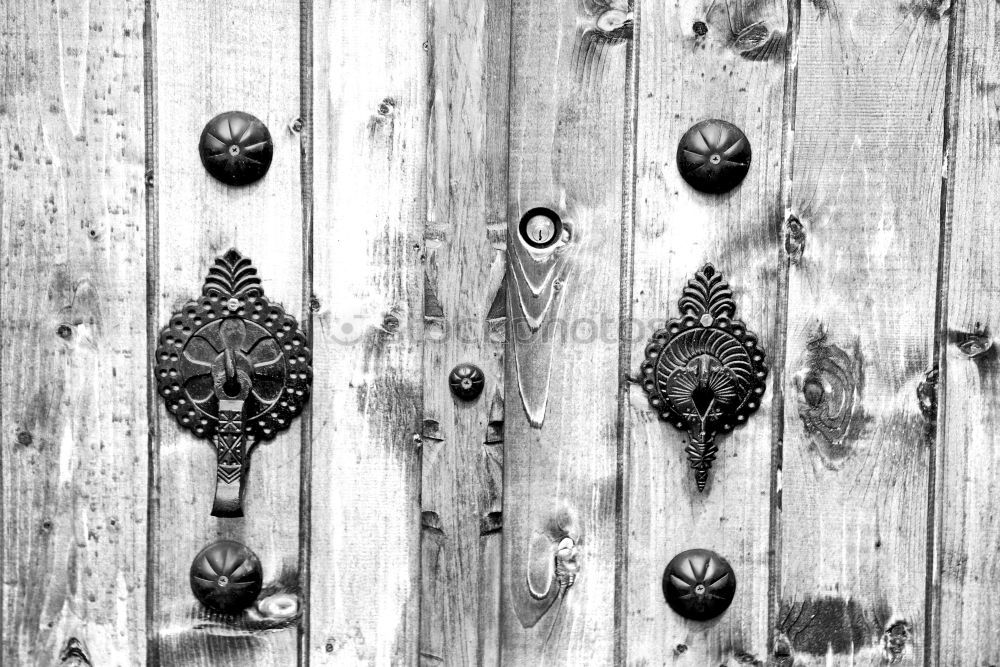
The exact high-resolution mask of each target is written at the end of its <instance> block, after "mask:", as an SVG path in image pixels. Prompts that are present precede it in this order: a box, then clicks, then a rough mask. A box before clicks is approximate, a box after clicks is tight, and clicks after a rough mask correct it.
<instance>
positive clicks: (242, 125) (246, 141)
mask: <svg viewBox="0 0 1000 667" xmlns="http://www.w3.org/2000/svg"><path fill="white" fill-rule="evenodd" d="M198 153H199V154H200V155H201V163H202V164H203V165H204V166H205V169H206V170H207V171H208V173H209V174H211V175H212V176H213V177H214V178H215V179H217V180H219V181H222V182H223V183H225V184H226V185H249V184H250V183H253V182H254V181H258V180H260V179H261V178H263V177H264V174H266V173H267V170H268V168H269V167H270V166H271V158H272V156H273V154H274V144H273V143H272V142H271V133H270V132H268V130H267V126H266V125H264V123H262V122H261V121H260V119H258V118H256V117H254V116H251V115H250V114H248V113H243V112H242V111H227V112H225V113H220V114H219V115H218V116H216V117H215V118H213V119H212V120H210V121H208V124H207V125H205V129H204V130H202V132H201V141H200V143H199V144H198Z"/></svg>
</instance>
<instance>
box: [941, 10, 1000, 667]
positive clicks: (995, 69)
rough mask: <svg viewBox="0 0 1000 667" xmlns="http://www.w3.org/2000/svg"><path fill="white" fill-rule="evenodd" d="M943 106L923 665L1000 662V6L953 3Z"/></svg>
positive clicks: (973, 664)
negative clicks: (941, 295) (943, 226)
mask: <svg viewBox="0 0 1000 667" xmlns="http://www.w3.org/2000/svg"><path fill="white" fill-rule="evenodd" d="M952 20H953V21H956V22H957V25H955V26H953V29H952V39H953V40H954V42H953V55H952V58H953V61H952V63H953V64H952V67H951V69H950V72H949V73H950V76H951V78H950V81H949V83H950V86H949V89H950V91H951V96H950V106H951V115H952V118H953V121H954V124H953V125H951V126H950V128H949V129H951V130H952V133H951V144H950V149H951V150H950V154H949V160H948V166H949V168H950V170H951V173H950V177H951V178H950V189H951V193H950V194H951V196H950V202H949V211H948V213H949V215H948V221H949V222H950V227H951V243H950V253H949V254H950V262H949V263H950V266H949V268H948V271H947V283H946V285H947V302H946V303H947V313H946V326H947V338H946V339H945V340H943V341H942V345H943V349H942V350H941V354H942V356H943V357H944V358H943V361H942V387H941V392H940V395H939V397H938V399H939V406H940V409H941V417H940V418H939V420H940V424H939V426H938V433H939V434H940V435H941V436H942V441H941V445H940V447H939V449H938V451H939V458H938V461H937V463H938V465H937V468H938V480H939V484H938V487H937V499H936V505H937V507H938V508H939V509H938V513H937V518H938V525H937V529H936V534H937V540H938V544H937V545H936V546H937V551H936V554H935V556H936V559H937V566H938V567H939V568H940V572H939V577H938V579H937V581H936V582H935V583H936V584H937V586H936V590H935V600H936V601H937V602H938V607H937V609H936V610H935V619H936V626H937V627H935V628H934V630H935V633H934V637H935V638H936V639H937V640H938V645H937V646H933V647H931V648H933V649H935V650H934V652H933V653H932V654H931V656H932V660H931V664H947V665H969V666H970V667H972V666H978V665H990V664H996V663H998V662H1000V636H998V635H997V632H996V619H997V617H998V615H1000V596H998V595H997V580H998V577H1000V558H998V553H1000V548H998V547H1000V516H998V514H997V512H996V511H995V508H996V502H997V497H998V495H997V491H998V485H1000V458H998V457H1000V454H998V445H1000V438H998V435H997V425H998V423H1000V362H998V357H997V349H996V347H995V340H996V332H997V330H998V327H1000V319H998V314H1000V290H998V287H1000V266H998V264H997V253H998V252H1000V233H998V230H997V226H996V224H995V218H996V214H997V211H998V210H1000V193H998V191H997V187H996V185H997V183H998V182H1000V166H998V164H997V161H998V158H1000V150H998V148H997V141H996V136H995V133H996V127H997V119H998V114H997V105H996V102H995V98H996V92H995V91H996V90H997V88H998V86H1000V61H998V58H997V55H998V49H1000V35H998V34H997V32H996V26H997V25H998V24H1000V7H998V6H997V5H996V4H995V3H976V2H967V3H959V4H956V5H955V6H954V7H953V9H952Z"/></svg>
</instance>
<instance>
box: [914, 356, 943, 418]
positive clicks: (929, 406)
mask: <svg viewBox="0 0 1000 667" xmlns="http://www.w3.org/2000/svg"><path fill="white" fill-rule="evenodd" d="M937 382H938V369H937V368H932V369H931V370H929V371H927V372H926V373H924V379H923V380H921V382H920V384H918V385H917V402H918V403H919V405H920V412H921V413H922V414H923V415H924V419H926V420H927V421H928V423H931V424H933V423H934V422H935V421H937Z"/></svg>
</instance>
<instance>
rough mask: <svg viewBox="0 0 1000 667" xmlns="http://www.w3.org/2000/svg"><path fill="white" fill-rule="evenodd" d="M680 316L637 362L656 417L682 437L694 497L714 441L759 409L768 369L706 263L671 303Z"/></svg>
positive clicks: (713, 452)
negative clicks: (685, 441)
mask: <svg viewBox="0 0 1000 667" xmlns="http://www.w3.org/2000/svg"><path fill="white" fill-rule="evenodd" d="M678 308H679V309H680V312H681V316H680V317H678V318H675V319H671V320H668V321H667V324H666V327H665V328H663V329H660V330H659V331H657V332H656V333H654V334H653V337H652V339H650V341H649V343H648V345H647V346H646V358H645V360H644V361H643V362H642V367H641V377H642V386H643V389H645V390H646V393H647V394H649V404H650V405H651V406H652V407H653V409H655V410H656V411H657V413H658V414H659V415H660V418H661V419H663V420H664V421H666V422H669V423H670V424H672V425H673V426H675V427H677V428H679V429H681V430H684V431H687V433H688V436H689V442H688V445H687V447H686V449H685V451H686V452H687V455H688V462H689V463H690V464H691V467H692V468H694V471H695V482H696V483H697V485H698V490H699V491H704V490H705V484H706V482H707V481H708V471H709V470H710V469H711V467H712V461H714V460H715V455H716V453H717V452H718V447H717V446H716V444H715V436H716V434H717V433H719V432H726V431H730V430H732V429H733V428H735V427H737V426H739V425H740V424H743V423H744V422H746V420H747V418H748V417H750V415H752V414H753V413H754V412H755V411H756V410H757V408H759V407H760V400H761V397H762V396H763V395H764V389H765V386H766V385H765V380H766V379H767V367H766V366H765V365H764V356H765V355H764V350H762V349H761V348H760V347H759V346H758V344H757V335H756V334H754V333H752V332H750V331H748V330H747V327H746V325H745V324H744V323H743V322H741V321H740V320H738V319H736V318H735V315H736V302H735V301H734V300H733V291H732V290H731V289H730V287H729V283H727V282H726V281H725V280H723V278H722V274H721V273H718V272H716V270H715V268H714V267H713V266H712V265H711V264H706V265H705V266H704V267H703V268H702V269H701V271H698V273H696V274H695V277H694V278H693V279H691V280H690V281H688V284H687V287H685V288H684V291H683V293H682V295H681V298H680V301H679V302H678Z"/></svg>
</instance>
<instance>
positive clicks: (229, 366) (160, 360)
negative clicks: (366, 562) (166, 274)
mask: <svg viewBox="0 0 1000 667" xmlns="http://www.w3.org/2000/svg"><path fill="white" fill-rule="evenodd" d="M306 342H307V341H306V337H305V334H303V333H302V331H301V330H300V329H299V326H298V323H297V322H296V321H295V318H294V317H292V316H291V315H288V314H287V313H285V311H284V309H283V308H282V307H281V305H279V304H276V303H271V302H270V301H268V300H267V298H265V297H264V292H263V290H262V289H261V284H260V278H258V277H257V269H255V268H254V266H253V264H252V263H251V262H250V260H249V259H248V258H246V257H244V256H243V255H241V254H240V253H239V252H238V251H237V250H235V249H232V250H229V251H228V252H227V253H226V254H224V255H223V256H221V257H219V258H217V259H216V260H215V264H214V265H213V266H212V268H211V269H210V270H209V272H208V277H207V278H206V279H205V284H204V286H203V287H202V296H201V298H199V299H197V300H194V301H188V302H187V303H186V304H184V306H183V307H182V308H181V309H180V310H179V311H177V312H176V313H174V314H173V316H171V318H170V323H169V324H167V326H165V327H164V328H163V329H162V330H161V331H160V339H159V346H158V347H157V349H156V368H155V370H154V373H155V376H156V383H157V388H158V390H159V392H160V395H161V396H163V398H164V399H165V401H166V404H167V410H169V411H170V413H171V414H173V415H174V417H176V418H177V421H178V422H179V423H180V425H181V426H183V427H185V428H187V429H190V430H191V431H192V432H193V433H194V434H195V435H196V436H198V437H200V438H212V439H213V441H214V444H215V447H216V452H217V469H216V487H215V502H214V504H213V506H212V515H213V516H220V517H238V516H243V483H244V481H245V480H246V475H247V470H248V466H249V454H250V450H251V448H252V447H253V446H254V445H255V444H257V443H258V442H261V441H264V440H269V439H270V438H273V437H274V436H275V435H276V434H277V433H278V432H279V431H282V430H284V429H286V428H288V427H289V426H290V425H291V422H292V420H293V419H294V418H295V417H296V416H297V415H298V414H299V413H300V412H301V411H302V407H303V406H304V405H305V402H306V401H307V400H308V398H309V385H310V383H311V381H312V370H311V369H310V366H309V364H310V361H311V355H310V352H309V348H308V347H307V345H306Z"/></svg>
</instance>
